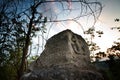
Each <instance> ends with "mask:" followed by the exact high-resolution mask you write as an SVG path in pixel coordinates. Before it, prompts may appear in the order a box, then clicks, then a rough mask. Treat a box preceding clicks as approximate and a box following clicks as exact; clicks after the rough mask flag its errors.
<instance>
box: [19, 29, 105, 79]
mask: <svg viewBox="0 0 120 80" xmlns="http://www.w3.org/2000/svg"><path fill="white" fill-rule="evenodd" d="M89 55H90V52H89V49H88V45H87V43H86V42H85V40H84V39H83V38H82V37H81V36H80V35H77V34H75V33H73V32H72V31H71V30H65V31H62V32H60V33H58V34H56V35H54V36H53V37H51V38H50V39H48V41H47V43H46V45H45V49H44V51H43V52H42V53H41V55H40V57H39V58H38V59H37V60H36V61H34V62H33V63H31V65H30V67H29V70H30V72H29V73H27V74H25V75H24V76H23V77H22V78H21V80H103V77H102V75H101V74H100V73H99V72H97V70H96V69H95V67H94V66H93V65H92V64H91V62H90V57H89Z"/></svg>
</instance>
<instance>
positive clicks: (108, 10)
mask: <svg viewBox="0 0 120 80" xmlns="http://www.w3.org/2000/svg"><path fill="white" fill-rule="evenodd" d="M101 3H102V5H103V6H104V7H103V10H102V13H101V16H100V17H99V20H98V21H97V23H96V24H95V30H96V31H97V30H101V31H103V32H104V34H103V35H102V37H101V38H100V37H97V36H96V37H95V39H94V40H93V41H94V42H96V43H97V45H98V46H100V48H101V49H100V51H106V49H107V48H109V47H111V46H112V44H113V42H114V41H117V38H119V37H120V32H118V31H113V30H111V29H110V28H111V27H114V26H120V22H114V19H115V18H120V11H119V9H120V6H119V4H120V0H102V1H101ZM67 5H68V4H66V5H65V6H64V7H65V8H66V6H67ZM75 5H77V6H75ZM48 6H50V7H48ZM48 6H47V7H45V9H46V10H47V11H46V12H45V14H44V16H48V17H50V19H51V20H54V19H58V20H62V19H70V18H71V17H77V16H78V15H79V14H78V13H79V12H80V10H79V8H80V7H78V3H75V4H73V5H72V6H70V8H72V9H76V10H73V11H71V12H70V11H69V10H65V11H63V10H62V6H61V4H60V3H58V4H55V3H51V4H48ZM49 12H52V13H51V14H50V13H49ZM83 14H85V11H83ZM83 14H82V15H83ZM86 14H87V13H86ZM54 15H55V16H54ZM93 18H94V17H93V16H87V17H81V18H80V19H78V20H77V21H78V22H80V24H77V23H76V22H73V21H67V22H66V21H64V22H57V23H53V24H52V23H51V24H47V29H48V32H49V34H48V32H47V34H46V36H45V38H50V37H51V36H53V35H54V34H57V33H59V32H60V31H63V30H65V29H70V30H72V31H73V32H75V33H77V34H79V35H82V36H83V37H84V38H85V37H86V36H85V35H84V34H83V29H84V30H87V29H88V28H90V27H92V25H93V23H94V21H93ZM80 25H82V26H80ZM49 28H50V31H49ZM39 35H40V33H39ZM33 40H34V43H36V44H38V39H33ZM41 41H42V40H41ZM40 50H41V49H40Z"/></svg>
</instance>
